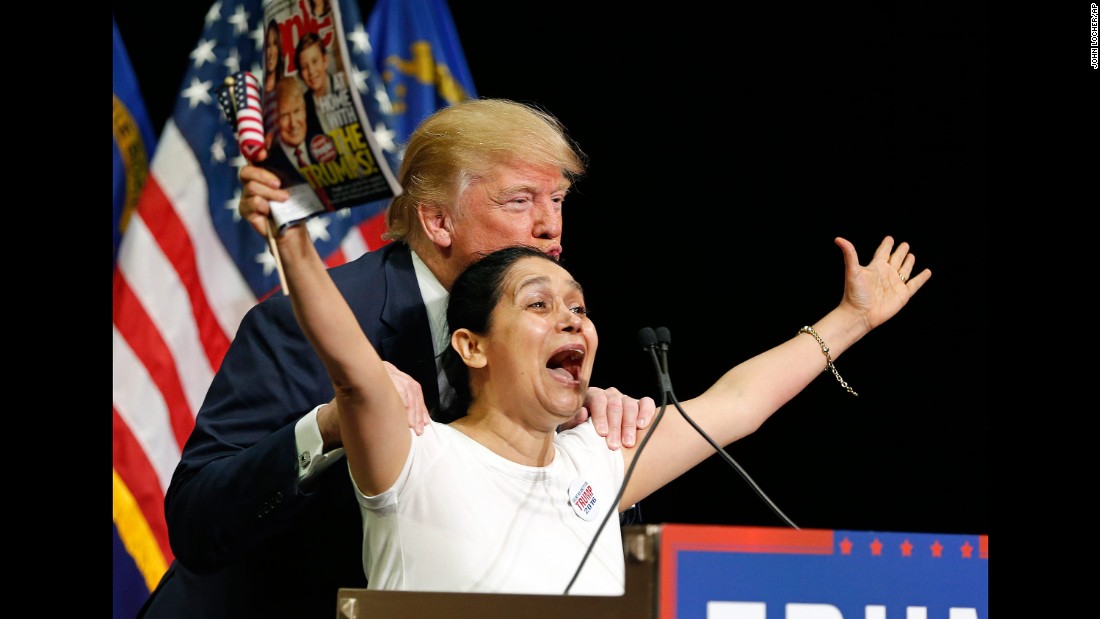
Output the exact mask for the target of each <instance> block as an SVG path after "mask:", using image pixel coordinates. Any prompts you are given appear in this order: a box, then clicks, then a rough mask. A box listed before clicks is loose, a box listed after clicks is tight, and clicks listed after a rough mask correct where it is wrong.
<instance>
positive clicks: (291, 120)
mask: <svg viewBox="0 0 1100 619" xmlns="http://www.w3.org/2000/svg"><path fill="white" fill-rule="evenodd" d="M277 105H278V112H279V121H278V122H279V139H281V140H282V141H283V143H284V144H286V145H287V146H297V145H299V144H301V143H302V142H303V141H304V140H305V139H306V100H305V97H303V96H302V93H301V92H295V91H294V89H290V90H282V91H280V93H279V100H278V103H277Z"/></svg>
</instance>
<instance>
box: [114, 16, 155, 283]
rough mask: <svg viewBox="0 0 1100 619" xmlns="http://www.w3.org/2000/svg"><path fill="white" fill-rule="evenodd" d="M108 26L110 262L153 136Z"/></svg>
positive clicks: (127, 64) (117, 38) (143, 174)
mask: <svg viewBox="0 0 1100 619" xmlns="http://www.w3.org/2000/svg"><path fill="white" fill-rule="evenodd" d="M111 25H112V26H113V27H114V31H115V43H114V62H113V64H112V68H113V73H114V75H113V76H112V77H113V82H114V90H115V97H114V134H115V141H114V144H115V145H114V156H115V162H114V173H115V179H114V190H115V194H114V218H113V221H114V230H115V233H114V243H113V255H112V258H111V262H112V264H113V262H114V260H115V259H116V258H117V257H118V243H119V241H120V240H121V239H122V232H123V230H125V229H126V224H127V222H128V221H129V219H130V214H131V213H133V211H134V207H135V206H137V200H138V196H139V195H140V194H141V187H142V185H144V184H145V177H146V175H147V174H148V172H149V158H150V157H152V156H153V148H154V147H155V145H156V136H155V134H154V133H153V126H152V125H151V124H150V123H149V116H148V114H147V113H146V111H145V102H144V101H143V100H142V98H141V91H140V90H139V89H138V83H137V77H136V76H135V75H134V68H133V66H132V65H131V64H130V57H129V56H128V55H127V54H126V47H125V46H124V45H123V44H122V36H121V35H120V34H119V32H118V24H117V23H115V21H114V18H113V17H112V19H111Z"/></svg>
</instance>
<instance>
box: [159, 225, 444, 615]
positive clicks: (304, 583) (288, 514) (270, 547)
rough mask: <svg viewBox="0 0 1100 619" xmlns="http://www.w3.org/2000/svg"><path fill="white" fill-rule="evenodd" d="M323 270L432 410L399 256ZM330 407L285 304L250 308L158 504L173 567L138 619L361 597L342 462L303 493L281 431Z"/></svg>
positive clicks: (402, 248) (321, 610)
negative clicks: (348, 590)
mask: <svg viewBox="0 0 1100 619" xmlns="http://www.w3.org/2000/svg"><path fill="white" fill-rule="evenodd" d="M330 272H331V274H332V277H333V280H334V281H335V282H336V284H337V286H338V287H339V289H340V290H341V292H342V293H343V295H344V297H345V298H346V299H347V300H348V304H349V305H350V306H351V308H352V310H353V311H354V312H355V315H356V316H357V317H358V319H359V324H360V325H361V326H362V327H363V330H364V332H366V334H367V336H368V337H369V338H370V341H371V342H372V343H374V346H375V348H376V349H377V350H378V353H379V354H380V355H381V356H382V358H383V359H385V360H388V361H389V362H391V363H393V364H394V365H395V366H397V367H398V368H400V369H401V370H402V371H404V372H405V373H407V374H409V375H411V376H412V377H413V378H414V379H416V380H417V381H418V382H419V383H420V385H421V387H422V388H423V391H424V399H425V401H426V403H427V404H428V406H429V409H430V410H434V409H435V408H437V405H438V400H439V394H438V388H437V374H436V366H435V361H434V359H433V357H432V343H431V331H430V329H429V327H428V318H427V312H426V310H425V309H424V303H423V300H422V299H421V296H420V289H419V287H418V285H417V283H416V276H415V274H414V271H413V265H412V258H411V256H410V250H409V248H408V247H407V246H406V245H405V244H403V243H391V244H389V245H386V246H385V247H382V248H380V249H378V250H375V251H373V252H369V253H366V254H364V255H363V256H362V257H360V258H359V259H357V260H355V261H353V262H350V263H348V264H345V265H343V266H339V267H335V268H333V269H331V271H330ZM332 397H333V392H332V385H331V382H330V380H329V378H328V373H327V372H326V371H325V368H324V366H323V365H322V364H321V361H320V360H319V359H318V358H317V355H316V354H315V353H314V352H313V349H312V348H311V347H310V345H309V342H308V341H307V340H306V339H305V337H304V336H303V334H302V332H301V330H300V329H299V328H298V325H297V322H296V321H295V319H294V313H293V309H292V307H291V304H290V299H289V297H287V296H285V295H283V294H281V293H278V292H277V293H275V294H274V295H272V296H271V297H270V298H268V299H266V300H265V301H263V302H262V303H260V304H258V305H257V306H256V307H254V308H253V309H252V310H250V311H249V312H248V313H247V315H246V316H245V317H244V320H243V321H242V322H241V325H240V328H239V330H238V331H237V335H236V337H235V338H234V340H233V343H232V345H231V346H230V348H229V351H228V352H227V353H226V355H225V358H224V360H223V361H222V364H221V367H220V369H219V370H218V372H217V374H216V375H215V376H214V380H213V382H212V383H211V385H210V390H209V391H208V392H207V396H206V400H205V401H204V402H203V405H202V407H201V409H200V410H199V414H198V418H197V419H196V421H195V429H194V431H193V432H192V433H191V437H190V438H189V439H188V441H187V444H186V446H185V447H184V450H183V455H182V458H181V460H180V463H179V465H178V467H177V468H176V471H175V473H174V475H173V477H172V483H171V485H170V486H169V488H168V493H167V497H166V498H165V511H166V515H167V520H168V530H169V537H170V539H171V543H172V551H173V552H174V553H175V555H176V559H177V560H176V561H175V562H173V564H172V565H171V567H170V568H169V570H168V573H167V574H165V576H164V578H163V579H162V580H161V583H160V585H159V586H158V587H157V590H156V591H154V593H153V595H152V597H151V598H150V600H149V601H148V602H147V603H146V605H145V609H143V613H142V614H141V615H139V616H144V617H149V618H154V619H157V618H162V617H189V618H194V617H204V618H210V617H235V618H240V617H267V618H270V617H295V618H306V617H310V618H312V617H332V616H334V615H335V613H336V594H337V590H338V589H339V588H340V587H365V586H366V578H365V576H364V574H363V529H362V523H361V519H360V515H359V506H358V503H357V502H356V499H355V494H354V490H353V487H352V485H351V480H350V477H349V475H348V469H347V464H346V461H344V460H343V459H341V460H339V461H338V462H335V463H333V464H332V465H331V466H330V467H329V468H327V469H326V470H325V471H324V472H323V473H322V474H321V475H320V478H319V479H317V480H316V483H315V484H312V485H311V487H309V488H302V487H300V486H299V484H298V473H297V467H296V454H295V440H294V424H295V422H297V421H298V420H299V419H300V418H301V417H302V416H303V415H304V414H306V413H308V412H309V411H310V410H312V409H313V408H314V407H315V406H317V405H318V404H322V403H325V402H328V401H330V400H331V399H332ZM184 566H186V567H184Z"/></svg>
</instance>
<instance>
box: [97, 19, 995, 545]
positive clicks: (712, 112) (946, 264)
mask: <svg viewBox="0 0 1100 619" xmlns="http://www.w3.org/2000/svg"><path fill="white" fill-rule="evenodd" d="M765 4H769V6H767V7H759V6H753V7H752V8H746V7H743V6H740V5H739V4H738V3H693V2H688V3H684V2H680V3H670V4H664V5H657V6H654V7H652V8H650V9H646V10H643V9H642V8H640V7H635V6H631V7H630V8H627V9H623V10H619V9H618V8H616V6H617V5H612V4H602V3H595V2H574V1H565V2H555V3H553V4H546V3H526V2H525V3H520V2H516V3H509V4H498V3H482V2H457V1H456V2H451V10H452V13H453V17H454V21H455V24H456V26H457V29H458V33H459V36H460V38H461V41H462V46H463V49H464V51H465V55H466V59H467V61H468V64H469V66H470V70H471V73H472V74H473V78H474V82H475V86H476V89H477V93H478V95H480V96H487V97H506V98H511V99H516V100H520V101H525V102H532V103H536V104H538V105H540V106H542V107H544V108H546V109H547V110H549V111H550V112H552V113H554V114H555V115H557V116H558V117H559V118H560V119H561V120H562V121H563V122H564V124H565V125H566V127H568V128H569V131H570V133H571V135H572V136H573V137H574V138H575V139H576V140H577V141H578V142H579V143H580V145H581V147H582V148H583V149H584V150H585V152H586V153H587V154H588V156H589V157H590V167H589V173H588V175H587V176H586V178H584V179H582V180H581V181H580V182H579V183H578V185H577V186H576V187H575V190H574V191H573V193H572V194H571V195H570V197H569V199H568V200H567V204H566V212H567V213H568V215H567V216H566V228H565V234H564V242H565V247H566V252H565V256H564V260H565V265H566V266H567V267H569V268H570V269H571V270H572V271H573V273H574V274H575V275H576V276H577V277H578V279H579V280H580V281H581V282H582V283H583V284H585V286H586V294H587V297H588V299H587V300H588V302H589V306H590V308H591V309H592V311H593V319H594V320H595V322H596V324H597V326H598V327H599V331H600V336H601V346H600V352H599V361H598V363H597V370H596V374H595V377H594V384H596V385H598V386H612V385H613V386H616V387H619V388H620V389H622V390H623V391H624V392H627V393H629V394H631V395H635V396H639V397H640V396H642V395H654V396H655V395H656V394H657V391H658V389H657V381H656V377H655V374H654V370H653V366H652V363H651V361H650V359H649V357H648V355H646V354H645V353H643V351H642V350H641V348H640V346H639V345H638V343H637V332H638V330H639V329H640V328H642V327H645V326H650V327H658V326H665V327H668V328H669V330H670V332H671V334H672V347H671V352H670V374H671V377H672V384H673V387H674V389H675V392H676V394H677V396H678V397H679V398H680V399H688V398H690V397H692V396H694V395H696V394H698V393H699V392H700V391H701V390H702V389H704V388H706V387H707V386H709V385H710V384H711V383H712V382H713V381H714V380H716V379H717V378H718V377H719V376H720V375H721V373H722V372H724V371H725V370H727V369H728V368H730V367H732V366H733V365H735V364H736V363H738V362H740V361H742V360H744V359H747V358H749V357H750V356H752V355H754V354H756V353H759V352H762V351H764V350H766V349H768V348H770V347H772V346H774V345H777V344H779V343H781V342H783V341H784V340H786V339H787V338H789V337H791V336H793V335H794V334H795V332H796V331H797V330H798V328H799V327H801V326H802V325H805V324H812V323H813V322H814V321H815V320H817V319H818V318H820V317H821V316H822V315H824V314H825V313H826V312H828V311H829V310H830V309H831V308H832V307H834V306H835V305H836V303H837V302H838V301H839V300H840V296H841V292H842V285H843V260H842V257H841V253H840V250H839V249H838V248H837V247H836V246H835V245H834V244H833V238H834V237H836V236H843V237H845V238H847V239H849V240H851V241H852V242H854V243H855V245H856V248H857V250H858V251H859V254H860V262H861V263H866V262H868V261H869V259H870V256H871V254H872V252H873V251H874V249H875V248H876V247H877V245H878V244H879V242H880V241H881V240H882V238H883V237H884V236H885V235H892V236H894V238H895V239H897V240H899V241H900V240H904V241H908V242H909V243H910V244H911V245H912V251H913V252H914V253H915V254H916V257H917V267H918V269H920V268H924V267H928V268H931V269H932V270H933V277H932V279H931V280H930V282H929V283H928V284H927V285H926V286H925V287H924V288H923V289H922V290H921V291H920V292H919V293H918V294H917V295H916V296H915V297H914V298H913V299H912V301H911V302H910V303H909V305H908V306H907V307H906V308H905V309H903V310H902V312H901V313H900V314H899V315H898V316H897V317H895V318H894V319H893V320H891V321H890V322H888V323H886V324H885V325H883V326H882V327H880V328H879V329H877V330H876V331H873V332H872V333H871V334H870V335H868V336H867V337H866V338H864V339H863V340H862V341H860V342H859V343H858V344H857V345H856V346H855V347H853V348H852V349H851V350H850V351H848V352H847V353H846V354H844V355H843V356H842V357H841V358H840V359H839V360H838V361H837V368H838V370H839V371H840V373H841V375H842V376H843V377H844V379H845V380H846V381H847V382H848V383H849V384H850V385H851V386H852V387H853V388H854V389H855V390H856V391H857V392H859V394H860V397H858V398H853V397H852V396H851V395H849V394H847V393H845V391H844V389H843V388H842V387H841V386H840V385H839V384H838V383H837V381H836V380H835V378H834V377H833V376H831V375H830V374H823V375H822V376H820V377H819V378H818V379H817V380H816V381H814V382H813V383H812V384H811V385H810V386H809V387H808V388H807V389H806V390H805V391H804V392H803V393H802V394H800V395H799V396H797V397H796V398H795V399H794V400H793V401H792V402H791V403H789V404H788V405H787V406H785V407H784V408H783V409H781V410H780V411H779V412H777V413H776V414H775V416H773V417H772V418H771V419H770V420H769V421H768V422H766V423H765V424H764V426H763V427H762V428H761V429H760V430H759V431H757V432H756V433H755V434H753V435H751V436H749V437H747V438H745V439H742V440H741V441H739V442H737V443H734V444H733V445H731V446H730V447H729V449H728V451H729V453H730V454H731V455H732V456H733V458H734V459H735V460H736V461H737V462H738V463H739V464H740V465H741V466H742V467H743V468H744V470H745V471H746V472H747V473H748V474H749V475H750V476H751V477H752V479H753V480H754V482H755V483H756V484H758V485H759V487H760V488H761V489H762V490H763V491H764V492H765V493H766V494H767V495H768V497H770V499H771V500H772V501H774V503H775V504H776V506H778V508H779V509H780V510H782V511H783V513H785V514H786V515H787V516H788V517H789V518H790V519H791V520H792V521H794V522H795V523H796V524H797V525H798V526H799V527H801V528H825V529H855V530H882V531H912V532H945V533H969V534H977V533H986V534H987V533H989V529H990V526H989V519H988V511H987V504H988V488H989V478H988V471H987V461H988V457H987V449H988V446H987V433H988V427H989V426H988V395H989V385H990V383H989V378H990V377H989V361H990V359H989V335H990V332H991V329H990V328H989V326H988V324H989V323H988V320H989V315H988V308H987V285H986V284H987V280H988V278H989V277H990V270H991V266H990V264H989V259H988V254H987V252H988V247H987V231H988V229H989V228H988V226H989V220H988V216H989V213H988V204H987V189H988V188H987V176H986V174H987V170H986V160H987V156H988V153H987V143H986V142H987V140H986V131H987V99H986V87H987V58H986V41H987V32H986V22H985V15H986V6H985V5H984V4H982V3H964V2H956V3H949V2H944V3H924V4H914V3H883V2H866V1H862V2H850V3H828V4H825V3H803V2H796V3H791V2H784V3H765ZM372 6H373V2H370V1H366V0H362V1H361V2H360V7H361V11H362V16H363V18H364V19H366V17H367V16H368V15H369V14H370V9H371V7H372ZM208 8H209V3H207V2H186V3H177V4H176V5H173V7H172V8H171V10H170V11H169V12H170V13H171V15H172V17H171V19H170V20H167V19H166V16H165V13H166V9H164V8H163V7H162V6H161V5H158V4H157V3H151V2H142V1H138V0H115V3H114V15H115V18H116V20H117V22H118V25H119V29H120V31H121V33H122V37H123V40H124V42H125V44H126V46H127V49H128V51H129V54H130V56H131V60H132V62H133V64H134V67H135V71H136V72H137V77H138V82H139V84H140V86H141V89H142V92H143V94H144V99H145V102H146V105H147V106H148V108H149V113H150V116H151V118H152V121H153V124H154V127H155V128H156V130H157V131H158V133H159V130H160V128H161V127H162V126H163V124H164V121H165V119H166V118H167V117H168V116H169V114H170V113H171V111H172V107H173V105H174V104H175V100H176V97H177V94H178V91H179V88H180V85H181V83H182V80H183V76H184V73H185V71H186V67H187V62H188V54H189V53H190V51H191V49H192V48H193V47H194V45H195V43H196V42H197V41H198V37H199V35H200V33H201V31H202V25H203V16H204V15H205V13H206V11H207V9H208ZM801 337H808V336H801ZM997 337H998V338H1004V337H1011V334H1006V333H1001V334H999V335H997ZM688 412H689V413H690V412H691V411H690V410H689V411H688ZM668 414H676V412H675V411H674V410H672V409H671V407H670V409H669V411H668ZM642 513H643V517H644V518H645V520H646V521H648V522H682V523H712V524H737V525H764V526H782V525H783V522H782V520H781V519H780V518H779V517H778V516H777V515H776V514H775V513H774V512H772V511H771V510H770V508H769V507H768V506H767V505H766V504H765V502H764V501H763V500H762V499H761V498H760V497H758V496H757V495H756V494H755V493H754V492H753V490H752V488H751V487H750V485H749V484H748V483H746V481H745V480H744V479H742V478H741V477H740V476H739V475H738V473H737V472H736V471H734V470H733V469H732V468H731V467H730V466H729V465H727V464H726V463H725V462H723V461H722V460H721V459H720V458H718V457H717V456H715V457H713V458H711V459H710V460H708V461H707V462H706V463H704V464H703V465H701V466H699V467H698V468H696V469H695V470H693V471H692V472H690V473H689V474H687V475H685V476H683V477H681V478H680V479H679V480H677V481H676V482H674V483H673V484H670V485H669V486H667V487H666V488H665V489H663V490H662V491H660V492H659V493H657V494H656V495H654V496H652V497H651V498H649V499H647V500H646V501H645V502H643V512H642Z"/></svg>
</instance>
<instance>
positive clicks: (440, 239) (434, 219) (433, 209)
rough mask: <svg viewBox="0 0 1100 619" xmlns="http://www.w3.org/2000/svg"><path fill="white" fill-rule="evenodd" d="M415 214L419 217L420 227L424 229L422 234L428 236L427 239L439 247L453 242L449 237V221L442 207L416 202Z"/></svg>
mask: <svg viewBox="0 0 1100 619" xmlns="http://www.w3.org/2000/svg"><path fill="white" fill-rule="evenodd" d="M416 216H417V218H418V219H420V227H421V228H422V229H423V230H424V235H425V236H427V237H428V240H429V241H431V242H432V243H435V244H436V245H438V246H440V247H450V246H451V243H452V242H453V240H452V239H451V225H450V224H451V222H450V220H449V219H448V218H447V214H446V213H445V212H444V211H443V207H440V206H432V205H430V204H425V203H423V202H418V203H417V204H416Z"/></svg>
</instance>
